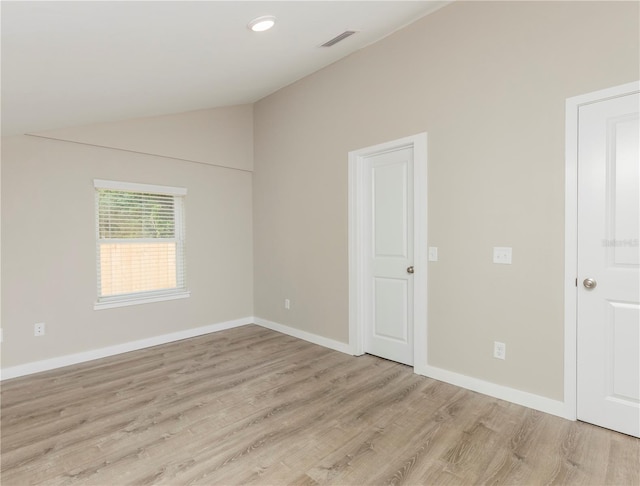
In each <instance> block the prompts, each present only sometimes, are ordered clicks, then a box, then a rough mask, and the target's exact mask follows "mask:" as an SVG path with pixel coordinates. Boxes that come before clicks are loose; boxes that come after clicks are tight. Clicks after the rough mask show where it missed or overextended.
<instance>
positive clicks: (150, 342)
mask: <svg viewBox="0 0 640 486" xmlns="http://www.w3.org/2000/svg"><path fill="white" fill-rule="evenodd" d="M247 324H256V325H258V326H262V327H265V328H267V329H271V330H273V331H277V332H281V333H283V334H286V335H288V336H292V337H295V338H298V339H302V340H304V341H308V342H310V343H313V344H318V345H320V346H324V347H325V348H329V349H333V350H334V351H339V352H341V353H345V354H350V355H353V354H354V353H353V350H352V348H351V346H349V345H348V344H346V343H343V342H340V341H335V340H333V339H329V338H326V337H323V336H319V335H317V334H312V333H310V332H307V331H301V330H300V329H296V328H293V327H289V326H285V325H284V324H279V323H277V322H272V321H268V320H266V319H262V318H260V317H244V318H242V319H236V320H233V321H227V322H220V323H217V324H211V325H208V326H202V327H196V328H193V329H187V330H184V331H179V332H173V333H169V334H163V335H161V336H154V337H151V338H146V339H141V340H138V341H131V342H128V343H123V344H117V345H115V346H108V347H105V348H100V349H94V350H91V351H85V352H81V353H76V354H69V355H66V356H59V357H57V358H51V359H45V360H42V361H34V362H32V363H26V364H23V365H18V366H11V367H9V368H3V369H2V370H0V381H1V380H8V379H11V378H17V377H19V376H25V375H30V374H33V373H39V372H42V371H49V370H53V369H56V368H62V367H64V366H70V365H74V364H78V363H84V362H87V361H93V360H95V359H100V358H106V357H108V356H114V355H117V354H121V353H128V352H129V351H136V350H138V349H144V348H149V347H152V346H158V345H160V344H167V343H171V342H174V341H180V340H182V339H188V338H192V337H196V336H202V335H204V334H209V333H212V332H218V331H224V330H225V329H232V328H234V327H240V326H245V325H247ZM414 371H415V373H417V374H419V375H423V376H427V377H429V378H433V379H436V380H440V381H444V382H445V383H450V384H451V385H456V386H459V387H462V388H466V389H467V390H472V391H475V392H478V393H482V394H484V395H488V396H491V397H495V398H499V399H501V400H506V401H508V402H511V403H516V404H518V405H522V406H525V407H529V408H532V409H534V410H539V411H541V412H545V413H549V414H551V415H556V416H558V417H562V418H566V419H569V420H575V419H576V417H575V410H570V409H569V408H570V407H568V406H567V404H566V403H564V402H561V401H558V400H552V399H550V398H546V397H542V396H540V395H535V394H533V393H528V392H524V391H521V390H516V389H514V388H509V387H507V386H503V385H497V384H495V383H491V382H488V381H484V380H480V379H478V378H473V377H470V376H466V375H462V374H460V373H455V372H453V371H448V370H445V369H442V368H437V367H435V366H429V365H424V366H416V367H415V368H414Z"/></svg>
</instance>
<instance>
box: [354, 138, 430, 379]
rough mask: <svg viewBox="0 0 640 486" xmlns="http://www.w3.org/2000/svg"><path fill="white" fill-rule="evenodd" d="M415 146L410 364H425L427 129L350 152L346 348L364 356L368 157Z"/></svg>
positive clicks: (420, 365)
mask: <svg viewBox="0 0 640 486" xmlns="http://www.w3.org/2000/svg"><path fill="white" fill-rule="evenodd" d="M405 147H413V201H414V211H413V240H414V241H413V243H414V245H413V248H414V255H413V258H414V264H413V266H414V268H415V273H414V281H413V319H414V321H413V347H414V353H413V367H414V371H415V370H416V369H423V368H424V367H426V365H427V134H426V132H423V133H419V134H416V135H412V136H409V137H405V138H401V139H398V140H393V141H391V142H386V143H382V144H379V145H374V146H371V147H366V148H363V149H359V150H354V151H351V152H349V347H350V349H351V352H352V354H354V355H355V356H360V355H362V354H364V332H365V322H364V315H365V305H366V296H365V293H364V288H365V278H366V266H365V265H366V263H365V255H363V252H362V251H361V249H362V247H363V241H364V240H363V239H364V238H365V237H366V235H368V234H370V233H371V228H367V225H366V218H365V210H366V206H365V205H366V204H368V203H369V202H368V201H366V200H365V193H366V191H365V187H364V184H365V170H366V167H365V164H366V158H367V157H370V156H372V155H376V154H379V153H382V152H388V151H391V150H396V149H401V148H405Z"/></svg>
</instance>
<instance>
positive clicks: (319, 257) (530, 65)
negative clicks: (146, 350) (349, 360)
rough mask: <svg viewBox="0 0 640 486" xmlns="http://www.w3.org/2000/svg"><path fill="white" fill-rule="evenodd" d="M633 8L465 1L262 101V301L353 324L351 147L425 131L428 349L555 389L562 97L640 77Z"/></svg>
mask: <svg viewBox="0 0 640 486" xmlns="http://www.w3.org/2000/svg"><path fill="white" fill-rule="evenodd" d="M639 7H640V4H638V3H637V2H621V3H615V2H567V3H563V2H493V3H492V2H456V3H454V4H452V5H450V6H448V7H445V8H443V9H441V10H439V11H437V12H436V13H434V14H432V15H430V16H427V17H425V18H423V19H421V20H419V21H418V22H415V23H414V24H412V25H410V26H409V27H407V28H405V29H403V30H402V31H400V32H398V33H396V34H394V35H392V36H390V37H388V38H386V39H384V40H383V41H381V42H379V43H377V44H374V45H372V46H370V47H368V48H366V49H364V50H361V51H359V52H357V53H356V54H354V55H351V56H350V57H348V58H347V59H344V60H342V61H340V62H338V63H336V64H334V65H332V66H330V67H328V68H326V69H324V70H322V71H320V72H318V73H316V74H314V75H311V76H309V77H307V78H305V79H303V80H301V81H299V82H297V83H295V84H293V85H291V86H289V87H287V88H285V89H283V90H280V91H279V92H277V93H275V94H273V95H271V96H269V97H267V98H265V99H263V100H261V101H260V102H258V103H257V104H256V106H255V111H254V124H255V125H254V127H255V128H254V132H255V145H254V153H255V161H254V164H255V170H254V203H253V208H254V221H255V223H254V255H255V267H254V272H255V287H254V289H255V300H254V309H255V315H256V316H258V317H262V318H265V319H269V320H272V321H276V322H279V323H282V324H286V325H289V326H292V327H295V328H298V329H302V330H304V331H308V332H312V333H316V334H319V335H322V336H325V337H328V338H331V339H335V340H339V341H343V342H346V341H347V339H348V255H347V243H348V240H347V224H348V221H347V153H348V151H350V150H355V149H359V148H363V147H366V146H370V145H373V144H377V143H381V142H385V141H389V140H393V139H396V138H400V137H403V136H407V135H411V134H415V133H418V132H422V131H426V132H428V136H429V168H428V170H429V176H428V177H429V180H428V187H429V198H428V202H427V204H428V214H429V228H428V231H429V245H431V246H437V247H439V256H440V261H439V262H434V263H430V265H429V269H428V271H429V295H428V308H429V310H428V315H429V317H428V319H429V321H428V326H429V330H428V343H425V346H427V348H428V353H429V364H430V365H432V366H436V367H440V368H443V369H446V370H451V371H454V372H458V373H462V374H465V375H468V376H471V377H474V378H478V379H482V380H486V381H489V382H493V383H498V384H501V385H506V386H509V387H513V388H516V389H519V390H523V391H527V392H532V393H535V394H539V395H542V396H545V397H549V398H552V399H560V400H561V399H562V398H563V397H562V394H563V379H562V373H563V265H564V262H563V255H564V247H563V244H564V242H563V231H564V219H563V212H564V120H565V118H564V116H565V114H564V103H565V99H566V98H567V97H571V96H575V95H579V94H583V93H585V92H590V91H594V90H597V89H601V88H606V87H609V86H613V85H618V84H622V83H626V82H630V81H633V80H636V79H638V78H639V77H640V74H639V64H638V60H639V57H640V56H639V49H638V45H639V42H638V41H639V39H640V37H639V18H640V17H639V14H640V12H639ZM493 246H512V247H513V252H514V253H513V265H511V266H504V265H493V264H492V263H491V248H492V247H493ZM285 298H290V299H291V300H292V309H291V310H290V311H285V310H284V309H283V305H282V303H283V299H285ZM494 340H500V341H504V342H506V343H507V360H506V361H499V360H495V359H493V358H492V357H491V353H492V346H493V341H494Z"/></svg>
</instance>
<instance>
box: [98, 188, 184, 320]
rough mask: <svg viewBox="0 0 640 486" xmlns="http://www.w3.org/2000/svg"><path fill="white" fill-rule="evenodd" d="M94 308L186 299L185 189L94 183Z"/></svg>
mask: <svg viewBox="0 0 640 486" xmlns="http://www.w3.org/2000/svg"><path fill="white" fill-rule="evenodd" d="M94 186H95V189H96V253H97V255H96V260H97V267H98V272H97V274H98V301H97V303H96V305H95V309H103V308H109V307H119V306H123V305H132V304H142V303H146V302H156V301H160V300H168V299H177V298H182V297H188V296H189V292H188V291H187V288H186V282H185V277H186V275H185V248H184V246H185V238H184V235H185V227H184V198H185V196H186V194H187V191H186V189H184V188H179V187H165V186H152V185H147V184H134V183H127V182H116V181H104V180H94Z"/></svg>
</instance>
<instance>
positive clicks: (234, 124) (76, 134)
mask: <svg viewBox="0 0 640 486" xmlns="http://www.w3.org/2000/svg"><path fill="white" fill-rule="evenodd" d="M36 135H39V136H42V137H50V138H55V139H58V140H67V141H70V142H79V143H86V144H92V145H97V146H102V147H112V148H119V149H122V150H130V151H133V152H140V153H145V154H151V155H160V156H163V157H174V158H177V159H184V160H190V161H195V162H200V163H203V164H211V165H221V166H224V167H234V168H237V169H244V170H251V169H253V105H236V106H226V107H221V108H211V109H207V110H196V111H189V112H186V113H176V114H171V115H164V116H154V117H147V118H134V119H131V120H123V121H120V122H115V123H100V124H96V125H87V126H83V127H73V128H64V129H59V130H49V131H46V132H38V133H37V134H36Z"/></svg>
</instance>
